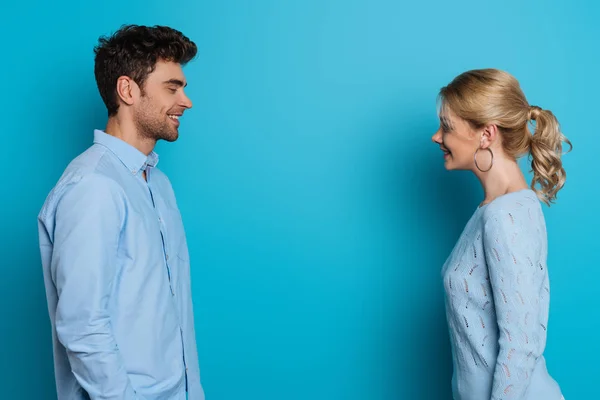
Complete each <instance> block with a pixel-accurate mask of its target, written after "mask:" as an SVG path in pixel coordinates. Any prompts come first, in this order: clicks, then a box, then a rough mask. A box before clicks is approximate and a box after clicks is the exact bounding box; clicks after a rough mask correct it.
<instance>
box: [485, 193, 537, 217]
mask: <svg viewBox="0 0 600 400" xmlns="http://www.w3.org/2000/svg"><path fill="white" fill-rule="evenodd" d="M482 208H483V210H482V211H483V212H482V219H483V221H484V223H485V222H488V221H493V222H494V223H501V224H503V223H509V224H511V225H513V224H519V225H521V224H524V225H530V224H532V223H533V224H535V223H536V222H537V221H541V220H543V213H542V208H541V203H540V200H539V198H538V197H537V195H536V193H535V192H534V191H533V190H531V189H522V190H518V191H515V192H511V193H507V194H505V195H502V196H499V197H497V198H495V199H494V200H493V201H492V202H490V203H488V204H485V205H484V206H482Z"/></svg>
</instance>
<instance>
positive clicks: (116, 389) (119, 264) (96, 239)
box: [38, 26, 204, 400]
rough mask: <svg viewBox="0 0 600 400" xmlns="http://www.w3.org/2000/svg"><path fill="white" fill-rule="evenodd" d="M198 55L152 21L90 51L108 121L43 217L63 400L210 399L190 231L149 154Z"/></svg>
mask: <svg viewBox="0 0 600 400" xmlns="http://www.w3.org/2000/svg"><path fill="white" fill-rule="evenodd" d="M196 51H197V48H196V45H195V44H194V43H193V42H191V41H190V40H189V39H188V38H187V37H185V36H183V35H182V34H181V33H180V32H178V31H176V30H173V29H171V28H168V27H145V26H125V27H123V28H122V29H121V30H119V31H117V32H116V33H115V34H114V35H113V36H112V37H109V38H101V39H100V42H99V44H98V46H97V47H96V48H95V55H96V58H95V76H96V82H97V85H98V89H99V91H100V95H101V96H102V99H103V101H104V103H105V104H106V107H107V109H108V122H107V125H106V128H105V130H104V131H100V130H95V131H94V143H93V145H92V146H91V147H90V148H88V149H87V150H86V151H85V152H83V153H82V154H80V155H79V156H78V157H77V158H75V159H74V160H73V161H72V162H71V163H70V164H69V166H68V167H67V168H66V170H65V172H64V173H63V175H62V176H61V178H60V179H59V181H58V183H57V184H56V186H55V187H54V188H53V190H52V191H51V192H50V194H49V196H48V197H47V199H46V202H45V203H44V205H43V207H42V209H41V211H40V214H39V217H38V222H39V239H40V250H41V256H42V264H43V270H44V281H45V286H46V295H47V300H48V309H49V313H50V320H51V325H52V334H53V335H52V336H53V346H54V366H55V378H56V388H57V392H58V400H71V399H73V400H75V399H92V400H96V399H98V400H100V399H102V400H130V399H136V400H137V399H144V400H154V399H156V400H159V399H160V400H170V399H173V400H175V399H177V400H179V399H185V398H186V396H189V399H191V400H202V399H204V392H203V389H202V386H201V383H200V372H199V366H198V357H197V349H196V342H195V334H194V318H193V309H192V301H191V290H190V271H189V268H190V266H189V261H188V260H189V258H188V248H187V242H186V237H185V233H184V228H183V224H182V220H181V215H180V213H179V210H178V208H177V203H176V201H175V196H174V193H173V189H172V187H171V184H170V182H169V180H168V179H167V177H166V175H165V174H164V173H163V172H161V171H160V170H158V169H157V168H156V165H157V162H158V155H157V154H156V153H155V152H154V151H153V149H154V146H155V144H156V142H157V141H158V140H160V139H164V140H166V141H169V142H172V141H175V140H177V137H178V128H179V123H180V122H179V118H180V117H181V116H182V115H183V113H184V111H185V110H187V109H189V108H191V107H192V103H191V102H190V100H189V99H188V97H187V96H186V95H185V94H184V87H185V86H186V79H185V76H184V74H183V71H182V67H183V66H184V65H185V64H186V63H188V62H189V61H191V60H192V59H193V58H194V57H195V56H196ZM186 392H187V393H186Z"/></svg>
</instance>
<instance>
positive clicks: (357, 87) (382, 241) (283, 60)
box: [0, 0, 600, 400]
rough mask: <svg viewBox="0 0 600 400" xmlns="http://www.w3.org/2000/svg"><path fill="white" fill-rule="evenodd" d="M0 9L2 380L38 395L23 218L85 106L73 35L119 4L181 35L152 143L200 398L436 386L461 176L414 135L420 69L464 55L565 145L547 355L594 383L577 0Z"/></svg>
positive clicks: (41, 364)
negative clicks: (557, 126) (172, 201)
mask: <svg viewBox="0 0 600 400" xmlns="http://www.w3.org/2000/svg"><path fill="white" fill-rule="evenodd" d="M2 7H3V12H2V13H0V14H1V15H2V16H1V17H0V22H1V24H0V32H1V33H2V37H4V40H3V46H2V51H3V56H2V77H3V80H2V82H3V89H4V90H3V96H1V99H2V100H1V105H2V110H3V111H4V113H5V114H4V115H5V116H4V119H3V122H2V129H1V132H2V150H1V152H2V155H1V157H0V168H1V171H2V177H1V181H0V183H1V188H2V196H0V210H1V220H2V225H1V231H0V235H1V236H0V239H1V240H0V246H1V254H2V259H1V261H0V262H1V267H2V271H3V278H2V279H1V280H0V302H1V303H2V304H3V307H2V310H3V312H2V319H1V321H2V327H1V328H2V329H1V330H0V343H1V345H2V356H1V357H0V377H1V378H0V379H1V385H0V390H1V393H0V397H1V398H3V399H16V398H19V399H38V400H39V399H52V398H55V394H54V377H53V372H52V353H51V339H50V324H49V319H48V314H47V308H46V302H45V294H44V288H43V282H42V281H43V279H42V271H41V266H40V260H39V252H38V248H37V231H36V216H37V213H38V211H39V209H40V207H41V205H42V203H43V201H44V199H45V196H46V194H47V193H48V191H49V190H50V189H51V187H52V186H53V185H54V183H55V181H56V180H57V179H58V177H59V175H60V174H61V172H62V170H63V168H64V167H65V166H66V164H67V163H68V162H69V161H70V160H71V159H72V158H73V157H75V156H76V155H77V154H79V153H80V152H81V151H83V150H84V149H85V148H86V147H87V146H89V145H90V144H91V140H92V130H93V129H94V128H103V127H104V125H105V122H106V120H105V109H104V106H103V104H102V102H101V100H100V96H99V95H98V93H97V90H96V87H95V82H94V76H93V52H92V48H93V46H94V45H95V43H96V40H97V38H98V36H100V35H103V34H109V33H111V32H113V31H114V30H116V29H118V27H119V26H120V25H121V24H124V23H139V24H168V25H171V26H173V27H175V28H178V29H180V30H182V31H183V32H184V33H185V34H186V35H188V36H189V37H190V38H192V39H193V40H195V41H196V43H197V44H198V47H199V56H198V58H197V59H196V60H195V61H194V62H193V63H191V64H190V65H189V66H188V67H186V68H185V70H184V71H185V73H186V76H187V78H188V80H189V89H188V94H189V95H190V97H191V98H192V100H193V102H194V108H193V109H192V110H190V111H189V112H188V113H186V115H185V116H184V118H183V119H182V127H181V130H180V132H181V136H180V139H179V140H178V141H177V142H176V143H172V144H169V143H160V144H159V146H158V149H157V150H158V152H159V153H160V156H161V161H160V167H161V168H162V169H163V170H164V171H165V172H166V173H167V174H168V175H169V176H170V177H171V180H172V183H173V185H174V188H175V190H176V194H177V196H178V201H179V205H180V208H181V211H182V214H183V217H184V221H185V223H186V229H187V233H188V236H189V245H190V252H191V259H192V265H193V272H192V277H193V291H194V302H195V312H196V319H197V339H198V346H199V353H200V363H201V371H202V379H203V383H204V386H205V390H206V394H207V399H209V400H234V399H235V400H237V399H245V400H251V399H260V400H282V399H285V400H296V399H315V400H317V399H344V400H354V399H385V400H387V399H438V400H449V399H451V395H450V376H451V361H450V350H449V342H448V334H447V329H446V322H445V315H444V310H443V297H442V285H441V278H440V268H441V265H442V263H443V262H444V260H445V258H446V256H447V255H448V254H449V252H450V250H451V248H452V246H453V244H454V242H455V241H456V239H457V238H458V235H459V234H460V231H461V230H462V228H463V226H464V224H465V222H466V220H467V219H468V217H469V216H470V215H471V213H472V211H473V210H474V208H475V207H476V205H477V203H478V202H479V201H480V200H481V195H482V193H481V189H480V188H479V186H478V183H477V182H476V180H475V178H474V177H472V176H471V175H469V174H467V173H462V172H453V173H449V172H446V171H445V170H444V169H443V160H442V154H441V152H440V151H439V149H438V148H437V147H436V146H435V145H433V144H432V143H431V142H430V137H431V135H432V134H433V132H434V131H435V130H436V129H437V119H436V112H435V111H436V109H435V98H436V95H437V92H438V90H439V88H440V87H441V86H443V85H445V84H447V83H448V82H449V81H450V80H451V79H452V78H453V77H454V76H455V75H457V74H459V73H461V72H463V71H464V70H466V69H471V68H480V67H495V68H501V69H506V70H507V71H509V72H511V73H513V74H514V75H515V76H516V77H517V78H518V79H519V80H520V82H521V84H522V86H523V89H524V90H525V93H526V94H527V96H528V99H529V100H530V102H531V103H532V104H537V105H540V106H542V107H544V108H549V109H551V110H552V111H553V112H554V113H555V114H556V115H557V116H558V118H559V120H560V122H561V123H562V127H563V130H564V132H565V134H566V135H567V136H568V137H569V138H570V139H571V140H572V141H573V144H574V147H575V148H574V151H573V152H572V153H570V154H568V155H567V156H566V157H565V166H566V169H567V174H568V178H567V185H566V187H565V188H564V189H563V191H562V192H561V193H560V194H559V202H558V203H557V205H555V206H553V207H551V208H549V209H548V208H545V211H546V216H547V224H548V232H549V242H550V253H549V265H550V274H551V282H552V303H551V316H550V325H549V335H548V346H547V353H546V355H547V358H548V366H549V369H550V371H551V373H552V374H553V376H554V377H555V378H556V379H557V381H558V382H559V383H560V385H561V386H562V388H563V390H564V393H565V396H566V398H567V399H568V400H571V399H592V398H596V397H597V396H598V393H597V379H598V373H599V372H600V367H598V364H597V360H598V357H600V344H599V343H600V342H599V341H598V340H597V339H598V334H597V332H598V329H599V328H600V318H599V317H600V311H599V308H598V301H597V293H598V282H599V281H600V268H599V265H600V252H599V251H598V244H597V240H598V239H597V227H598V225H599V223H600V217H599V216H598V213H597V211H596V208H597V201H598V198H599V197H600V190H599V189H598V187H599V186H598V183H597V182H598V175H597V164H596V163H595V161H596V160H598V154H597V138H598V132H597V130H598V127H597V125H598V123H597V118H596V116H597V115H598V110H599V105H600V103H599V101H598V99H597V94H598V92H600V78H599V76H600V74H599V71H600V60H599V56H598V51H597V49H598V45H597V44H598V39H600V28H599V27H598V24H597V23H596V20H597V17H598V15H599V7H598V6H597V5H596V4H595V3H594V2H592V1H591V0H589V1H587V2H585V1H571V2H566V1H560V2H558V1H557V2H554V3H552V2H548V1H529V2H523V1H516V0H510V1H503V2H491V1H481V0H479V1H462V2H446V1H441V0H440V1H432V0H427V1H418V2H398V1H375V0H369V1H367V0H362V1H358V0H356V1H355V0H344V1H341V0H329V1H323V0H319V1H317V0H304V1H275V0H273V1H258V0H256V1H227V0H220V1H213V2H208V1H202V2H199V1H179V2H177V3H175V2H174V3H172V4H171V5H168V4H167V3H166V2H165V1H156V0H152V1H147V0H144V1H127V2H123V1H114V0H109V1H102V2H94V3H84V2H82V3H78V2H76V1H74V0H73V1H58V2H54V3H53V4H49V3H46V2H44V3H42V2H32V1H23V2H17V3H14V4H11V5H10V6H2ZM524 168H526V165H525V164H524Z"/></svg>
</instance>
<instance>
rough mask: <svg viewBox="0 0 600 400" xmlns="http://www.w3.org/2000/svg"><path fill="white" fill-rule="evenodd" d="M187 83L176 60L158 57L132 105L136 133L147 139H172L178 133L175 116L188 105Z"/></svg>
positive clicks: (171, 140) (177, 119)
mask: <svg viewBox="0 0 600 400" xmlns="http://www.w3.org/2000/svg"><path fill="white" fill-rule="evenodd" d="M186 85H187V83H186V81H185V76H184V74H183V70H182V68H181V65H180V64H177V63H174V62H166V61H158V62H157V63H156V67H155V69H154V71H153V72H152V73H151V74H149V75H148V77H147V79H146V81H145V83H144V87H143V88H142V89H143V90H142V94H141V97H140V101H139V102H138V103H137V104H136V105H135V107H134V109H133V116H134V123H135V125H136V128H137V130H138V132H139V134H140V135H141V136H142V137H144V138H147V139H153V140H156V141H158V140H159V139H164V140H166V141H169V142H174V141H175V140H177V138H178V137H179V131H178V129H179V117H181V116H182V115H183V112H184V111H185V110H187V109H188V108H191V107H192V102H191V101H190V99H189V98H188V97H187V96H186V95H185V93H184V91H183V90H184V87H185V86H186Z"/></svg>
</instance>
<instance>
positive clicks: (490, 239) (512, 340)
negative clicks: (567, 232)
mask: <svg viewBox="0 0 600 400" xmlns="http://www.w3.org/2000/svg"><path fill="white" fill-rule="evenodd" d="M532 213H533V211H532V210H531V209H524V212H512V213H511V212H509V211H504V210H500V211H497V212H494V213H493V214H492V215H490V216H489V218H488V219H487V221H486V222H485V228H484V246H485V257H486V263H487V266H488V273H489V279H490V285H491V288H492V294H493V298H494V303H495V311H496V318H497V323H498V347H499V350H498V357H497V361H496V365H495V369H494V378H493V385H492V393H491V399H492V400H518V399H524V396H525V394H526V393H527V388H528V386H529V382H530V378H531V375H532V372H533V369H534V367H535V364H536V361H537V358H538V357H540V356H541V354H542V352H543V348H544V346H545V341H546V326H545V325H544V315H545V314H544V312H545V311H546V310H544V311H542V309H541V306H540V304H542V303H541V302H540V298H541V297H543V296H544V295H545V294H546V293H544V290H545V289H544V287H545V285H544V282H545V280H544V277H545V274H546V272H545V260H546V254H545V246H544V245H543V243H545V242H544V240H545V237H543V236H541V235H542V234H545V230H544V231H542V230H541V229H540V225H539V221H536V219H537V218H532ZM536 215H537V214H536ZM546 289H547V288H546Z"/></svg>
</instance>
